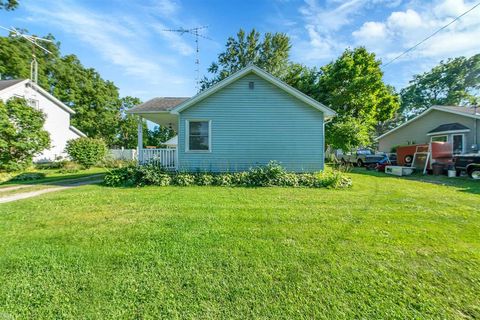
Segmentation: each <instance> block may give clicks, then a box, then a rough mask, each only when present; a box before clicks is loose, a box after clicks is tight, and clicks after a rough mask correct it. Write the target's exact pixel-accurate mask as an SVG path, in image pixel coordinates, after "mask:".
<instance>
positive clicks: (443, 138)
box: [431, 135, 448, 142]
mask: <svg viewBox="0 0 480 320" xmlns="http://www.w3.org/2000/svg"><path fill="white" fill-rule="evenodd" d="M431 141H432V142H448V136H446V135H443V136H435V137H432V138H431Z"/></svg>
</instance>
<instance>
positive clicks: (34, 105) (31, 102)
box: [28, 99, 38, 109]
mask: <svg viewBox="0 0 480 320" xmlns="http://www.w3.org/2000/svg"><path fill="white" fill-rule="evenodd" d="M28 105H29V106H30V107H32V108H35V109H38V100H35V99H28Z"/></svg>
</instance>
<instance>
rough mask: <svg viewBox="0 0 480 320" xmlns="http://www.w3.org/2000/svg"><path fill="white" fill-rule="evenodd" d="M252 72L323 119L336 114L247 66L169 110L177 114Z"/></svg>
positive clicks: (297, 91) (258, 70)
mask: <svg viewBox="0 0 480 320" xmlns="http://www.w3.org/2000/svg"><path fill="white" fill-rule="evenodd" d="M250 72H253V73H255V74H256V75H257V76H259V77H261V78H262V79H264V80H267V81H268V82H270V83H272V84H274V85H276V86H278V87H280V88H281V89H283V90H284V91H286V92H288V93H290V94H292V95H293V96H295V97H296V98H297V99H299V100H301V101H303V102H305V103H306V104H308V105H310V106H312V107H314V108H316V109H318V110H319V111H322V112H323V113H324V115H325V117H327V118H328V117H334V116H335V115H336V112H335V111H333V110H332V109H330V108H328V107H327V106H325V105H324V104H322V103H320V102H318V101H316V100H315V99H312V98H310V97H309V96H307V95H305V94H304V93H302V92H300V91H299V90H297V89H295V88H293V87H291V86H289V85H288V84H286V83H284V82H283V81H281V80H279V79H277V78H275V77H274V76H272V75H270V74H269V73H267V72H266V71H264V70H262V69H260V68H258V67H257V66H253V65H252V66H249V67H246V68H244V69H242V70H240V71H237V72H236V73H234V74H232V75H230V76H229V77H227V78H225V79H223V80H222V81H220V82H218V83H216V84H215V85H213V86H212V87H210V88H209V89H207V90H205V91H204V92H201V93H199V94H198V95H196V96H194V97H192V98H190V99H189V100H186V101H184V102H183V103H181V104H180V105H178V106H176V107H175V108H173V109H172V110H171V113H172V114H179V113H180V112H182V111H183V110H185V109H187V108H189V107H190V106H192V105H194V104H195V103H197V102H200V101H202V100H203V99H205V98H207V97H208V96H210V95H211V94H213V93H215V92H217V91H219V90H220V89H222V88H224V87H226V86H227V85H229V84H231V83H233V82H234V81H236V80H237V79H239V78H241V77H243V76H244V75H246V74H248V73H250Z"/></svg>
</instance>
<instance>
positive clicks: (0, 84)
mask: <svg viewBox="0 0 480 320" xmlns="http://www.w3.org/2000/svg"><path fill="white" fill-rule="evenodd" d="M23 80H25V79H14V80H0V91H1V90H3V89H7V88H8V87H11V86H13V85H16V84H17V83H19V82H22V81H23Z"/></svg>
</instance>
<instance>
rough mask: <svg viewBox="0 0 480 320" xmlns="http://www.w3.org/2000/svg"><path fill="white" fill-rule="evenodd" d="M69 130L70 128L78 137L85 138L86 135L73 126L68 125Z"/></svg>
mask: <svg viewBox="0 0 480 320" xmlns="http://www.w3.org/2000/svg"><path fill="white" fill-rule="evenodd" d="M69 128H70V130H72V131H73V132H74V133H76V134H78V135H79V136H80V137H82V138H85V137H86V136H87V135H86V134H85V133H83V132H82V131H80V130H78V129H77V128H75V127H74V126H70V127H69Z"/></svg>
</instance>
